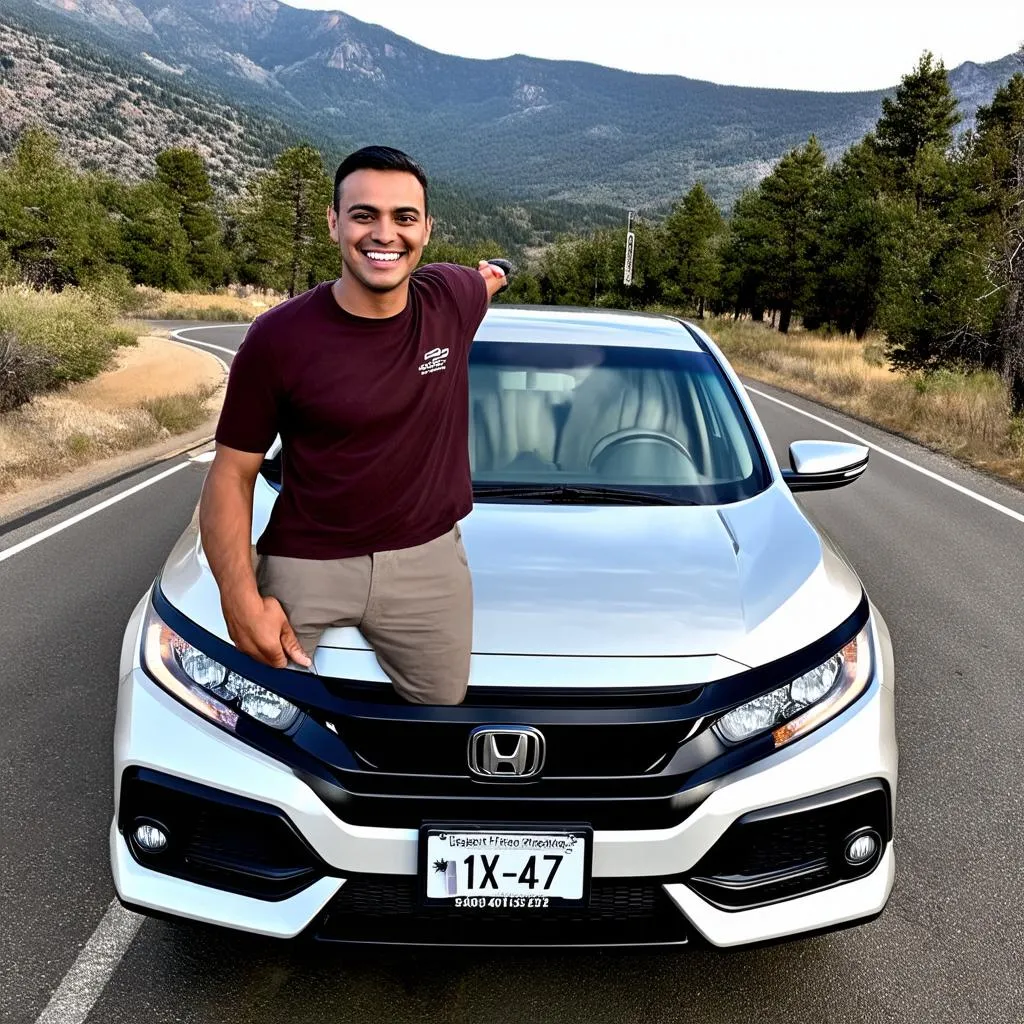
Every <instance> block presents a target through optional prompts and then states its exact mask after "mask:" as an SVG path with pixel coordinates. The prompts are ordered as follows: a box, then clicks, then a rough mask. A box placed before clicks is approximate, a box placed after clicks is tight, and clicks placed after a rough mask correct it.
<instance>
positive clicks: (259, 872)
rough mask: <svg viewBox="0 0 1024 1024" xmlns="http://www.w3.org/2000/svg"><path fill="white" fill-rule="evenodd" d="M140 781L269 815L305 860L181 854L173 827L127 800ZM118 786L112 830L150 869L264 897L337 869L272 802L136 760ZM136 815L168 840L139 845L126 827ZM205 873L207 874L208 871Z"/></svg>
mask: <svg viewBox="0 0 1024 1024" xmlns="http://www.w3.org/2000/svg"><path fill="white" fill-rule="evenodd" d="M140 784H141V785H144V786H153V787H157V788H159V789H163V790H166V791H169V792H170V793H172V794H174V795H175V796H177V797H185V798H190V799H194V800H197V801H203V802H205V803H207V804H214V805H219V806H220V807H224V808H230V809H231V810H233V811H240V812H242V813H244V814H250V815H253V816H254V818H256V817H258V818H261V819H263V820H264V821H266V820H268V819H273V820H275V821H276V822H278V823H279V824H280V825H281V826H283V828H284V829H285V832H286V834H287V836H288V839H289V840H290V841H292V842H294V844H295V846H296V849H297V850H298V851H299V852H301V854H302V856H303V857H304V858H305V863H304V864H303V865H301V866H298V867H290V868H278V869H275V868H272V867H267V866H265V865H252V866H247V865H245V864H243V863H238V862H230V861H228V860H225V861H223V862H219V861H218V860H217V859H216V858H214V857H210V856H208V855H197V854H195V853H193V854H192V856H191V857H189V858H187V859H183V853H184V851H180V850H179V849H178V848H177V846H178V842H179V841H178V840H177V836H176V835H175V829H173V828H170V827H169V826H168V825H166V824H165V823H164V822H163V820H162V818H163V816H162V815H160V814H159V812H157V813H152V812H148V811H146V810H144V809H143V810H140V809H139V808H137V807H135V806H133V801H134V797H133V796H132V789H133V787H134V786H136V785H140ZM120 791H121V800H120V806H119V808H118V820H117V827H118V831H120V833H121V835H122V836H124V839H125V843H126V844H127V846H128V850H129V852H130V853H131V855H132V857H133V858H134V859H135V860H136V861H137V862H138V863H139V864H141V865H142V866H143V867H145V868H147V869H149V870H151V871H159V872H160V873H161V874H167V875H171V876H173V877H175V878H182V879H184V880H186V881H190V882H195V883H197V884H198V885H204V886H208V887H209V888H212V889H221V890H224V891H226V892H234V893H238V894H239V895H242V896H249V897H251V898H253V899H261V900H265V901H266V902H270V903H273V902H278V901H280V900H283V899H287V898H288V897H290V896H294V895H295V894H296V893H299V892H301V891H302V890H303V889H307V888H308V887H309V886H310V885H312V884H313V883H314V882H317V881H319V879H321V878H323V877H324V876H325V875H336V874H337V872H336V871H335V870H334V869H333V868H331V867H330V866H329V865H327V864H326V863H325V862H324V861H323V860H322V859H321V858H320V856H319V854H317V853H316V851H315V850H314V849H313V848H312V847H311V846H310V845H309V843H308V842H307V841H306V839H305V838H304V837H303V835H302V834H301V833H300V832H299V830H298V829H297V828H296V827H295V825H294V824H293V823H292V821H291V819H290V818H289V817H288V815H287V814H285V812H284V811H283V810H281V808H280V807H275V806H274V805H273V804H267V803H263V802H261V801H258V800H252V799H250V798H248V797H243V796H238V795H236V794H234V793H229V792H226V791H225V790H221V789H216V788H214V787H212V786H206V785H203V784H201V783H197V782H192V781H190V780H188V779H183V778H180V777H179V776H176V775H170V774H168V773H166V772H161V771H156V770H154V769H152V768H143V767H139V766H137V765H130V766H128V767H127V768H125V769H124V771H123V772H122V774H121V780H120ZM142 819H145V820H146V821H148V822H153V823H159V824H160V825H161V826H162V827H163V829H164V831H166V832H167V833H168V834H169V836H170V842H169V844H168V847H167V848H166V849H165V850H162V851H158V852H153V853H150V852H149V851H146V850H142V849H140V848H139V846H138V844H137V843H136V842H135V841H134V838H133V836H132V835H131V829H132V827H133V826H134V825H135V823H136V822H137V821H139V820H142ZM211 873H212V877H210V874H211Z"/></svg>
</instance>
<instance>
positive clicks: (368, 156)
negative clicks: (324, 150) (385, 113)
mask: <svg viewBox="0 0 1024 1024" xmlns="http://www.w3.org/2000/svg"><path fill="white" fill-rule="evenodd" d="M362 170H369V171H407V172H408V173H409V174H411V175H413V177H415V179H416V180H417V181H418V182H419V183H420V184H421V185H422V186H423V213H424V214H426V213H428V212H429V210H428V206H429V203H428V201H427V174H426V171H424V170H423V168H422V167H420V165H419V164H418V163H416V161H415V160H413V158H412V157H411V156H409V155H408V154H406V153H403V152H402V151H401V150H400V149H392V148H391V146H364V147H363V148H362V149H357V150H356V151H355V152H354V153H350V154H349V155H348V156H347V157H345V159H344V160H342V162H341V163H340V164H339V165H338V169H337V170H336V171H335V172H334V212H335V213H340V212H341V211H340V210H339V209H338V202H339V193H340V192H341V183H342V181H344V180H345V178H347V177H348V176H349V175H350V174H351V173H352V172H353V171H362Z"/></svg>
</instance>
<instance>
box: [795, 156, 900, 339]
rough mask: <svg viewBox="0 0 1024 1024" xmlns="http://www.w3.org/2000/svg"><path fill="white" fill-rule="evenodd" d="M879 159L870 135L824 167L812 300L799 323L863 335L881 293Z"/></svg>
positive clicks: (813, 249)
mask: <svg viewBox="0 0 1024 1024" xmlns="http://www.w3.org/2000/svg"><path fill="white" fill-rule="evenodd" d="M880 164H881V161H880V160H879V158H878V155H877V152H876V151H875V148H874V147H873V145H872V144H871V141H870V140H868V141H866V142H862V143H858V144H857V145H855V146H851V147H850V149H848V150H847V151H846V153H845V154H844V155H843V158H842V160H841V161H840V162H839V163H838V164H837V165H836V166H835V167H832V168H830V169H829V171H828V173H827V177H826V180H825V182H824V187H823V199H822V209H821V218H820V223H819V229H818V233H817V235H816V237H815V238H814V240H813V242H812V244H811V252H810V255H811V266H812V268H813V269H812V275H811V276H812V286H811V292H812V295H811V301H810V303H809V306H808V309H807V310H806V312H805V315H804V325H805V326H806V327H810V328H814V327H818V326H820V325H822V324H828V325H830V326H832V327H834V328H836V329H837V330H839V331H840V332H841V333H843V334H847V333H849V332H851V331H852V332H854V333H855V334H856V336H857V338H858V339H860V338H863V337H864V335H865V334H866V333H867V331H868V328H869V327H871V326H872V324H873V323H874V321H875V316H876V314H877V311H878V305H879V301H880V298H881V294H880V293H881V285H882V264H883V249H884V238H885V228H886V219H885V210H884V206H883V203H882V192H883V184H884V181H883V176H882V169H881V166H880Z"/></svg>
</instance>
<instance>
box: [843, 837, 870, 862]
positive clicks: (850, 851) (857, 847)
mask: <svg viewBox="0 0 1024 1024" xmlns="http://www.w3.org/2000/svg"><path fill="white" fill-rule="evenodd" d="M876 853H878V835H877V833H875V832H863V833H861V835H859V836H855V837H854V838H852V839H850V840H849V841H848V842H847V844H846V852H845V857H846V863H847V864H852V865H854V867H860V866H861V865H863V864H866V863H867V862H868V861H869V860H871V859H872V858H873V857H874V856H875V854H876Z"/></svg>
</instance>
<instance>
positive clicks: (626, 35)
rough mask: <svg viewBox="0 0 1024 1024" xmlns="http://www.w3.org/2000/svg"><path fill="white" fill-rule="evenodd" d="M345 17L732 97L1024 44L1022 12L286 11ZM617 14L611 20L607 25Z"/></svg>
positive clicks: (411, 1) (674, 6) (760, 7)
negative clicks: (689, 82)
mask: <svg viewBox="0 0 1024 1024" xmlns="http://www.w3.org/2000/svg"><path fill="white" fill-rule="evenodd" d="M286 2H287V3H288V4H289V5H290V6H292V7H305V8H309V9H317V10H328V11H339V10H340V11H344V12H345V13H346V14H350V15H352V16H353V17H355V18H359V19H360V20H361V21H368V22H371V23H373V24H375V25H383V26H384V27H385V28H389V29H391V30H392V31H393V32H397V33H398V34H399V35H402V36H405V37H406V38H407V39H411V40H413V41H414V42H416V43H419V44H421V45H422V46H426V47H429V48H430V49H431V50H438V51H440V52H442V53H453V54H457V55H459V56H461V57H481V58H484V57H506V56H508V55H509V54H513V53H525V54H528V55H529V56H531V57H547V58H551V59H558V60H583V61H589V62H591V63H594V64H604V65H606V66H608V67H616V68H623V69H625V70H627V71H640V72H646V73H653V74H672V75H685V76H686V77H687V78H698V79H702V80H704V81H709V82H719V83H721V84H724V85H752V86H765V87H774V88H783V89H813V90H820V91H833V92H848V91H854V90H858V89H883V88H887V87H888V86H891V85H895V84H896V83H897V82H899V80H900V78H901V77H902V76H903V75H905V74H906V73H907V72H909V71H910V70H911V69H912V68H913V67H914V65H915V64H916V63H917V59H918V58H919V57H920V56H921V53H922V52H923V51H924V50H931V51H932V53H934V54H935V55H936V56H937V57H939V58H941V59H942V60H943V61H944V62H945V64H946V67H947V68H953V67H955V66H956V65H957V64H961V63H962V62H963V61H965V60H973V61H975V62H976V63H979V64H980V63H984V62H986V61H990V60H997V59H998V58H1000V57H1005V56H1006V55H1007V54H1008V53H1012V52H1013V51H1014V50H1016V49H1017V48H1018V47H1019V46H1020V45H1021V43H1022V42H1024V3H1022V2H1021V0H956V2H949V0H930V2H929V0H854V2H852V3H850V2H837V0H757V2H751V0H699V2H695V0H619V2H617V3H615V4H614V5H613V4H612V3H610V2H609V0H591V2H589V3H588V2H585V0H506V2H504V3H501V2H499V0H286ZM606 12H607V13H606Z"/></svg>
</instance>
